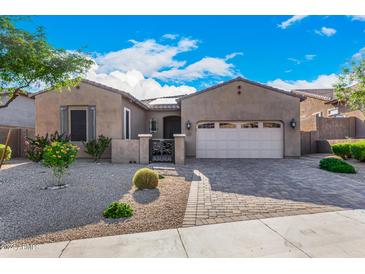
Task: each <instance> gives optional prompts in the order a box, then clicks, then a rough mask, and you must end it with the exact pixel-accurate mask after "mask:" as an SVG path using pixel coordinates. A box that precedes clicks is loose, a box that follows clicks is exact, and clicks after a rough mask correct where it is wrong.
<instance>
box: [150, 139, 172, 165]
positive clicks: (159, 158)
mask: <svg viewBox="0 0 365 274" xmlns="http://www.w3.org/2000/svg"><path fill="white" fill-rule="evenodd" d="M174 154H175V141H174V140H173V139H151V140H150V162H170V163H173V162H174V161H175V155H174Z"/></svg>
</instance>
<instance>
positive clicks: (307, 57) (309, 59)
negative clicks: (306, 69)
mask: <svg viewBox="0 0 365 274" xmlns="http://www.w3.org/2000/svg"><path fill="white" fill-rule="evenodd" d="M315 57H316V55H315V54H306V55H305V60H307V61H312V60H313V59H314V58H315Z"/></svg>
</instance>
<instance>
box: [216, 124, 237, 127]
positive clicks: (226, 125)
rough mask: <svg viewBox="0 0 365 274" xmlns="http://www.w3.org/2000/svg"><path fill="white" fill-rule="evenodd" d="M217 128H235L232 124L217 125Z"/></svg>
mask: <svg viewBox="0 0 365 274" xmlns="http://www.w3.org/2000/svg"><path fill="white" fill-rule="evenodd" d="M219 128H236V125H235V124H232V123H219Z"/></svg>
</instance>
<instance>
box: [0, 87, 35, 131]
mask: <svg viewBox="0 0 365 274" xmlns="http://www.w3.org/2000/svg"><path fill="white" fill-rule="evenodd" d="M7 96H8V95H7V94H6V93H1V94H0V104H1V102H2V101H4V102H5V101H7V99H8V98H7ZM34 121H35V103H34V98H32V97H30V96H28V94H27V93H24V94H23V93H22V94H20V95H19V96H17V97H16V98H15V100H14V101H12V102H11V103H10V104H9V105H8V106H7V107H6V108H0V126H10V127H21V128H34V126H35V122H34Z"/></svg>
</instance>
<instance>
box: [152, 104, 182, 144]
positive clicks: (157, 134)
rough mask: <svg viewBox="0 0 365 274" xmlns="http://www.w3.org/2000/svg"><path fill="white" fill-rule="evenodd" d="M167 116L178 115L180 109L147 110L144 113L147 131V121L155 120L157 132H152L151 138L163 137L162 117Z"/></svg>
mask: <svg viewBox="0 0 365 274" xmlns="http://www.w3.org/2000/svg"><path fill="white" fill-rule="evenodd" d="M167 116H180V110H176V111H148V112H147V115H146V118H147V119H146V124H147V130H148V131H149V121H150V120H151V119H154V120H156V121H157V132H155V133H153V134H152V138H155V139H161V138H163V118H164V117H167Z"/></svg>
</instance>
